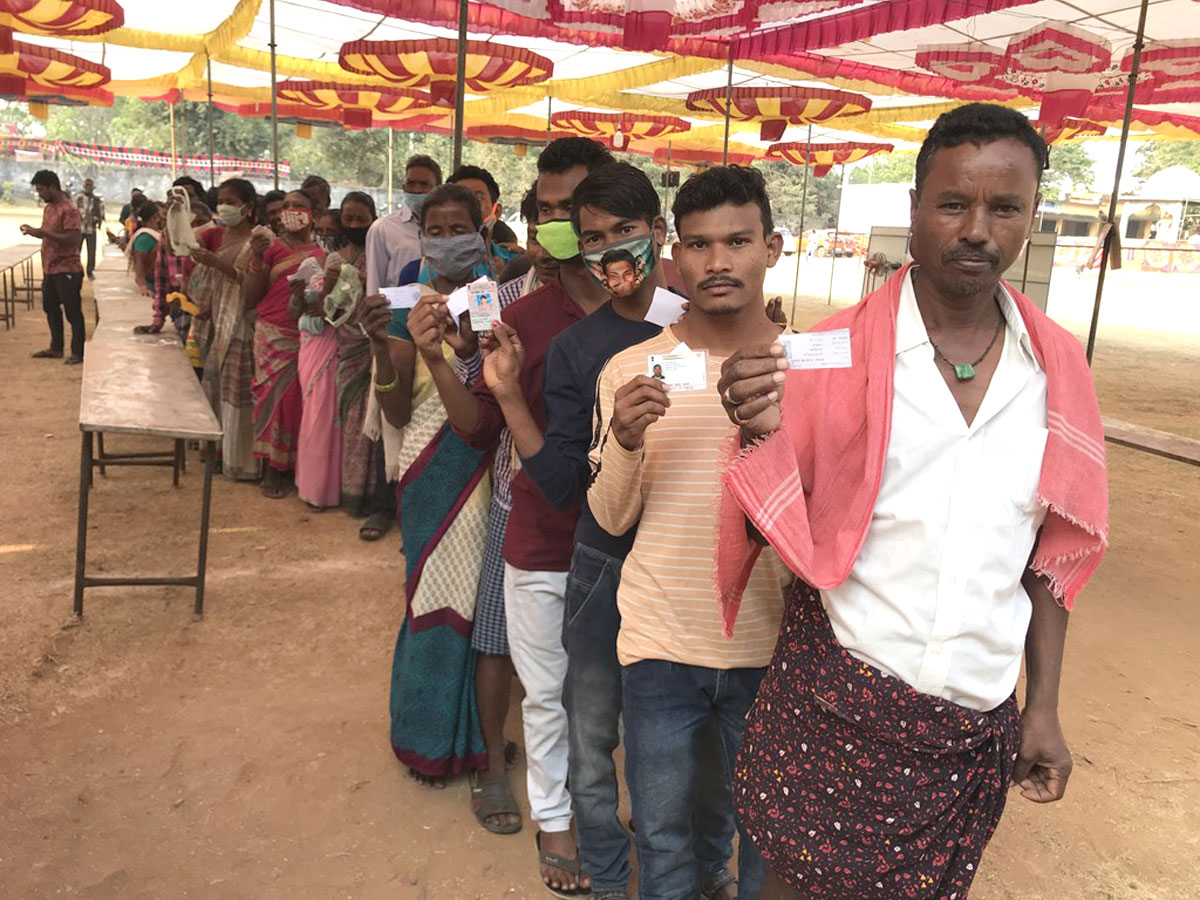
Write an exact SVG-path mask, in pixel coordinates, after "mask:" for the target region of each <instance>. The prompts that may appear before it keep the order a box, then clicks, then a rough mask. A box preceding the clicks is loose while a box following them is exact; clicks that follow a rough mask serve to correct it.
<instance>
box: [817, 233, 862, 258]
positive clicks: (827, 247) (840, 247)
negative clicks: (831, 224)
mask: <svg viewBox="0 0 1200 900" xmlns="http://www.w3.org/2000/svg"><path fill="white" fill-rule="evenodd" d="M854 250H855V244H854V236H853V235H850V234H845V233H841V234H839V233H838V232H837V231H835V230H834V229H832V228H826V229H825V230H824V231H818V232H817V244H816V247H814V248H813V256H853V255H854Z"/></svg>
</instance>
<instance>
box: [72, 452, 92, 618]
mask: <svg viewBox="0 0 1200 900" xmlns="http://www.w3.org/2000/svg"><path fill="white" fill-rule="evenodd" d="M91 475H92V432H90V431H85V432H83V446H82V448H81V450H80V453H79V530H78V531H77V532H76V535H75V615H76V616H82V615H83V582H84V578H85V576H84V571H85V570H86V568H87V526H88V488H89V487H90V486H91V484H90V483H91Z"/></svg>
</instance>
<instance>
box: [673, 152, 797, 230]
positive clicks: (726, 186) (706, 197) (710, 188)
mask: <svg viewBox="0 0 1200 900" xmlns="http://www.w3.org/2000/svg"><path fill="white" fill-rule="evenodd" d="M726 203H729V204H732V205H733V206H745V205H747V204H749V203H754V204H757V205H758V209H759V212H760V214H761V215H762V226H763V235H764V236H768V235H770V234H771V232H773V231H774V230H775V222H774V220H773V219H772V218H771V200H770V198H769V197H768V196H767V183H766V181H764V180H763V177H762V173H761V172H759V171H758V169H755V168H752V167H750V166H713V167H712V168H711V169H705V170H704V171H703V172H700V173H698V174H696V175H693V176H692V177H691V178H689V179H688V180H687V181H685V182H684V183H683V187H681V188H680V189H679V193H678V194H676V195H675V202H674V203H672V204H671V215H673V216H674V217H675V230H676V231H678V232H679V233H680V234H682V233H683V228H682V223H683V217H684V216H686V215H687V214H688V213H694V212H707V211H708V210H710V209H716V208H717V207H718V206H723V205H724V204H726Z"/></svg>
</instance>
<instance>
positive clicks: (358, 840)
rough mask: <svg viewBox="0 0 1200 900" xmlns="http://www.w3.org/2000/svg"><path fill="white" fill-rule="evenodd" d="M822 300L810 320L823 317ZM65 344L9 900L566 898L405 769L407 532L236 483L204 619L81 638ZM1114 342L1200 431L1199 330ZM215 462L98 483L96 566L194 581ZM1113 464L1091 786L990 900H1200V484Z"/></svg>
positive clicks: (167, 607)
mask: <svg viewBox="0 0 1200 900" xmlns="http://www.w3.org/2000/svg"><path fill="white" fill-rule="evenodd" d="M839 265H841V263H839ZM827 272H828V270H826V278H827V277H828V275H827ZM1056 277H1057V275H1056ZM1176 277H1177V276H1143V278H1142V279H1141V280H1140V281H1139V283H1137V284H1135V285H1134V286H1133V287H1131V286H1130V285H1129V284H1125V283H1120V282H1119V283H1118V284H1117V286H1116V288H1114V295H1116V294H1117V293H1120V294H1121V295H1122V296H1123V297H1125V300H1124V301H1123V302H1118V303H1115V304H1114V308H1116V309H1122V308H1125V307H1129V308H1131V309H1138V308H1142V309H1145V308H1146V307H1148V306H1154V305H1155V304H1162V303H1165V302H1166V301H1165V300H1164V299H1163V298H1164V297H1166V296H1167V295H1169V294H1181V296H1179V297H1178V299H1177V300H1176V301H1172V302H1173V303H1176V304H1177V305H1179V306H1180V307H1186V308H1188V309H1195V301H1194V293H1193V292H1191V291H1185V292H1179V291H1176V290H1174V288H1173V287H1172V286H1173V285H1175V284H1181V283H1178V282H1174V281H1173V280H1172V279H1174V278H1176ZM1147 279H1149V280H1147ZM787 281H788V284H787V289H788V292H789V299H790V287H791V276H790V273H789V275H788V278H787ZM1063 281H1064V283H1066V279H1064V280H1063ZM1118 289H1119V290H1118ZM1081 291H1082V292H1084V293H1086V284H1081V285H1075V286H1074V289H1072V290H1069V291H1066V293H1065V294H1064V298H1065V299H1064V301H1063V302H1064V303H1067V302H1068V301H1070V300H1071V297H1074V295H1075V294H1079V293H1080V292H1081ZM814 293H816V292H815V291H814ZM821 293H822V296H821V298H820V299H819V300H802V301H801V305H800V309H799V312H798V314H797V320H798V322H805V323H807V322H812V321H816V320H817V319H818V318H820V317H821V316H822V315H824V313H825V311H826V310H827V307H826V306H825V299H824V292H821ZM1068 295H1069V296H1068ZM1071 302H1075V303H1076V305H1078V303H1079V301H1077V300H1076V301H1071ZM1051 308H1052V310H1053V309H1054V308H1055V299H1054V298H1052V303H1051ZM1064 308H1067V309H1068V310H1069V309H1070V307H1069V305H1068V306H1067V307H1064ZM1166 318H1167V319H1170V318H1171V316H1170V315H1167V316H1166ZM89 319H90V313H89ZM1065 319H1066V321H1067V324H1068V325H1070V326H1071V327H1073V328H1078V317H1077V316H1076V317H1075V318H1071V317H1070V316H1065ZM1118 320H1119V317H1118ZM1168 325H1169V323H1168ZM44 341H45V325H44V322H43V321H42V320H41V316H40V313H39V312H38V311H36V310H35V311H33V312H25V311H24V310H22V311H21V312H19V313H18V325H17V327H16V329H14V330H13V331H10V332H7V333H4V334H3V335H2V336H0V368H2V370H3V371H4V372H5V379H4V382H5V388H4V391H3V393H2V394H0V402H3V405H4V412H5V415H4V416H3V417H0V473H3V474H0V585H2V589H0V621H3V623H4V625H3V628H0V809H2V810H3V814H2V815H0V896H2V897H4V898H22V900H24V898H51V897H86V898H114V900H115V898H122V900H125V898H177V897H178V898H184V897H187V898H214V900H226V898H229V900H233V898H251V897H253V898H256V900H271V898H284V897H287V898H291V897H314V898H316V897H320V898H335V897H338V898H384V897H387V898H399V900H418V898H421V900H459V898H489V900H490V898H498V897H513V898H525V897H528V898H537V897H541V896H545V895H544V893H543V892H542V891H541V889H540V887H539V882H538V880H537V877H536V874H535V873H536V869H535V866H534V864H533V848H532V838H533V832H532V829H531V828H530V827H529V825H528V823H527V824H526V829H525V831H524V832H522V833H521V834H520V835H518V836H515V837H497V836H493V835H489V834H486V833H484V832H483V831H482V830H481V829H479V828H478V827H477V826H476V825H475V823H474V820H473V819H472V817H471V815H470V812H469V810H468V797H467V788H466V785H465V784H463V783H461V782H459V783H454V784H451V786H450V787H449V788H448V789H447V790H445V791H441V792H431V791H428V790H425V789H422V788H420V787H418V786H416V785H415V784H414V783H413V782H411V781H410V780H408V779H407V778H405V777H404V776H403V774H402V772H401V769H400V767H399V765H398V764H397V763H396V761H395V759H394V758H393V757H392V755H391V751H390V749H389V747H388V745H387V739H386V728H387V690H388V674H389V666H390V657H391V651H392V646H393V643H394V640H395V635H396V630H397V627H398V625H399V621H400V615H401V602H400V597H401V595H400V578H401V571H402V568H401V558H400V556H399V554H398V548H397V542H396V539H395V536H394V533H393V535H392V536H391V537H390V538H389V539H387V540H385V541H383V542H381V543H379V544H376V545H367V544H362V543H360V542H359V541H358V540H357V537H356V529H355V523H354V522H353V521H352V520H350V519H348V518H346V517H345V516H343V515H341V514H340V513H324V514H320V515H314V514H311V513H309V512H307V511H306V510H305V508H304V507H303V506H302V505H301V504H300V503H299V502H298V501H297V500H296V499H295V497H294V496H293V497H292V498H291V499H289V500H287V501H282V502H272V501H268V500H265V499H263V498H261V497H260V495H259V494H258V492H257V491H256V490H255V489H254V488H253V487H249V486H246V485H235V484H232V483H229V482H226V481H222V480H218V483H217V485H216V490H215V497H214V512H213V535H212V544H211V555H210V575H209V595H208V606H207V613H206V616H205V618H204V620H203V621H200V622H196V621H193V619H192V615H191V602H192V600H191V596H190V593H189V592H188V591H186V590H181V589H160V588H146V589H98V590H92V591H90V592H89V594H88V606H87V614H86V618H85V619H84V620H83V622H82V624H76V623H74V622H72V621H71V620H70V616H69V613H70V602H71V575H72V572H73V566H72V564H73V560H74V547H75V541H74V534H75V512H76V502H77V485H78V458H79V457H78V448H79V438H78V429H77V419H76V415H77V405H76V404H77V396H78V388H79V378H80V371H79V369H78V368H66V367H63V366H62V365H59V364H57V363H54V362H38V361H33V360H30V359H29V358H28V355H29V352H30V351H32V350H34V349H36V348H38V347H40V346H43V345H44ZM1099 348H1100V349H1099V351H1098V353H1097V357H1096V375H1097V379H1098V383H1099V386H1100V393H1101V396H1102V401H1103V406H1104V409H1105V412H1106V414H1108V415H1113V416H1117V417H1120V418H1125V419H1129V420H1131V421H1137V422H1141V423H1143V424H1147V425H1152V426H1155V427H1160V428H1167V429H1178V430H1180V431H1182V432H1184V433H1189V434H1191V435H1192V436H1196V437H1200V415H1198V413H1200V408H1198V407H1200V399H1198V395H1200V390H1198V389H1200V354H1198V353H1197V337H1196V334H1195V333H1194V332H1193V333H1192V334H1190V335H1183V336H1179V335H1172V334H1171V333H1170V332H1169V331H1168V330H1166V328H1151V329H1147V330H1142V331H1138V330H1133V329H1131V328H1129V327H1126V326H1125V325H1111V326H1109V325H1106V327H1105V328H1104V329H1102V332H1101V342H1100V344H1099ZM109 443H110V447H114V448H115V447H126V448H128V447H131V446H133V444H134V443H135V442H134V441H133V440H131V439H126V440H125V441H120V440H119V439H113V440H111V441H110V442H109ZM190 462H191V465H190V467H189V473H188V475H187V476H186V477H185V479H184V485H183V487H182V488H181V489H179V490H174V489H172V488H171V485H170V477H169V474H168V472H167V470H165V469H123V470H122V469H116V470H112V471H110V474H109V477H108V478H107V479H102V478H97V483H96V489H95V491H94V493H93V495H92V510H93V514H92V520H91V531H90V536H89V539H90V541H91V550H92V556H91V559H92V561H93V562H92V565H93V566H94V567H95V569H96V570H100V571H109V572H114V573H115V572H129V571H136V572H138V573H141V574H151V573H168V572H172V571H178V570H182V569H186V568H187V567H188V566H190V565H191V561H192V560H193V558H194V556H193V554H194V553H195V523H196V521H197V518H198V510H199V484H200V478H199V475H198V472H199V461H198V459H197V458H196V456H195V455H193V456H192V458H191V460H190ZM1110 465H1111V481H1112V508H1113V515H1112V534H1113V541H1112V549H1111V551H1110V553H1109V556H1108V558H1107V560H1106V562H1105V564H1104V566H1103V568H1102V569H1101V571H1100V574H1099V576H1098V577H1097V578H1096V580H1095V581H1094V582H1093V585H1092V586H1091V587H1090V588H1089V590H1088V591H1087V592H1086V593H1085V595H1084V596H1083V597H1082V598H1081V600H1080V603H1079V607H1078V610H1077V612H1076V613H1075V615H1074V621H1073V625H1072V632H1071V636H1070V641H1069V647H1068V660H1067V672H1066V676H1065V683H1064V685H1063V698H1062V716H1063V723H1064V726H1065V728H1066V731H1067V734H1068V737H1069V739H1070V741H1071V744H1072V747H1073V750H1074V752H1075V756H1076V762H1077V768H1076V773H1075V775H1074V777H1073V779H1072V783H1071V787H1070V790H1069V793H1068V797H1067V799H1066V800H1065V801H1064V802H1063V803H1061V804H1058V805H1056V806H1053V807H1036V806H1034V805H1032V804H1028V803H1026V802H1024V801H1022V800H1020V799H1019V798H1017V797H1014V798H1013V801H1012V803H1011V805H1010V808H1009V811H1008V813H1007V815H1006V818H1005V819H1004V821H1003V823H1002V825H1001V827H1000V830H999V833H998V835H997V837H996V839H995V841H994V842H993V844H992V846H991V848H990V850H989V853H988V855H987V856H986V857H985V859H984V864H983V866H982V868H981V871H980V875H979V878H978V880H977V888H976V890H975V891H974V892H973V894H972V896H973V897H975V898H977V900H1017V898H1020V900H1051V898H1053V900H1185V898H1188V900H1190V898H1194V897H1195V896H1196V885H1197V884H1200V846H1198V844H1200V829H1197V826H1196V818H1195V810H1196V809H1197V808H1200V786H1198V783H1200V776H1198V774H1197V773H1198V772H1200V709H1198V708H1197V704H1196V699H1195V698H1196V696H1197V691H1198V689H1200V662H1198V659H1200V657H1198V655H1197V654H1196V652H1195V646H1194V645H1195V642H1196V638H1197V635H1200V606H1198V605H1197V604H1196V603H1195V602H1194V598H1195V590H1196V584H1197V582H1198V580H1200V562H1198V560H1197V554H1196V546H1197V540H1196V538H1197V532H1196V526H1195V522H1196V521H1197V519H1198V518H1200V470H1198V469H1195V468H1191V467H1187V466H1183V465H1181V464H1178V463H1171V462H1167V461H1164V460H1160V459H1157V458H1153V457H1149V456H1146V455H1142V454H1138V453H1136V452H1133V451H1130V450H1125V449H1120V448H1114V449H1112V450H1111V452H1110ZM510 721H511V722H513V723H515V722H516V721H517V718H516V715H515V707H514V717H513V718H512V719H511V720H510ZM513 733H514V734H516V733H517V732H516V729H513ZM523 780H524V779H523V770H521V769H520V768H518V770H517V771H516V772H515V773H514V783H515V784H516V785H517V786H518V793H519V795H520V797H521V799H522V803H523V802H524V789H523Z"/></svg>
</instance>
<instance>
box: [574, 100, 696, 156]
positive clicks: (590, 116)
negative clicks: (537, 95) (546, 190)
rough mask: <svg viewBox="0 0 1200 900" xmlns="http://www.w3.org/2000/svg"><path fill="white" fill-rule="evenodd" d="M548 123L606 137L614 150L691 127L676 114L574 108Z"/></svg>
mask: <svg viewBox="0 0 1200 900" xmlns="http://www.w3.org/2000/svg"><path fill="white" fill-rule="evenodd" d="M550 125H551V127H553V128H561V129H562V130H564V131H569V132H571V133H573V134H578V135H582V136H583V137H606V138H608V139H609V142H610V143H611V144H612V146H613V148H614V149H616V150H624V149H626V148H627V147H628V146H629V142H630V141H635V140H649V139H650V138H657V137H666V136H667V135H672V134H682V133H683V132H685V131H687V130H688V129H690V128H691V127H692V126H691V124H690V123H689V122H687V121H686V120H684V119H677V118H676V117H675V116H640V115H637V114H636V113H599V112H585V111H584V110H580V109H576V110H571V111H568V112H559V113H554V114H552V115H551V116H550Z"/></svg>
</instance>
